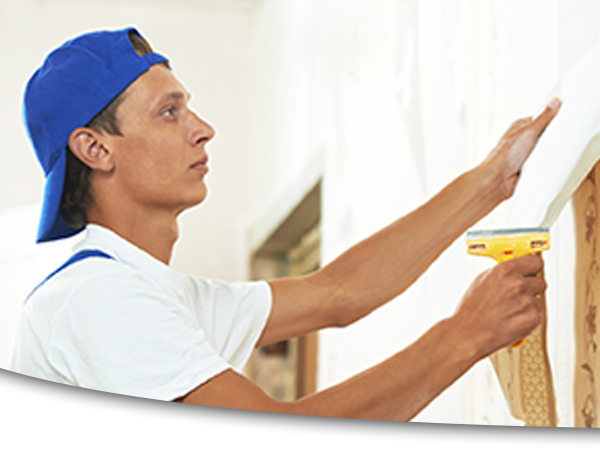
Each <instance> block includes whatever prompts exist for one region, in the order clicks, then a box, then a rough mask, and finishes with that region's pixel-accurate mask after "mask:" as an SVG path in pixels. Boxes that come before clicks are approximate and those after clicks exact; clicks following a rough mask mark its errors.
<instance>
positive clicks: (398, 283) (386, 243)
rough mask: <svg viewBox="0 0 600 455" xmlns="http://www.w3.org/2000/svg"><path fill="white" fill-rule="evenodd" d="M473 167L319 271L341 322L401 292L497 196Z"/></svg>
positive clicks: (482, 170) (483, 174) (483, 173)
mask: <svg viewBox="0 0 600 455" xmlns="http://www.w3.org/2000/svg"><path fill="white" fill-rule="evenodd" d="M486 172H487V171H486V169H485V168H483V167H479V168H476V169H475V170H473V171H470V172H467V173H465V174H463V175H461V176H460V177H459V178H457V179H456V180H454V181H453V182H452V183H450V184H449V185H448V186H446V187H445V188H444V189H443V190H442V191H440V193H438V194H437V195H436V196H434V197H433V198H432V199H430V200H429V201H428V202H427V203H426V204H424V205H423V206H421V207H419V208H418V209H416V210H415V211H413V212H412V213H410V214H408V215H406V216H405V217H403V218H401V219H399V220H397V221H396V222H394V223H393V224H391V225H390V226H388V227H386V228H385V229H383V230H381V231H379V232H377V233H376V234H374V235H373V236H371V237H369V238H367V239H365V240H364V241H362V242H360V243H358V244H357V245H356V246H354V247H353V248H351V249H349V250H348V251H346V252H345V253H344V254H342V255H341V256H340V257H338V258H337V259H336V260H334V261H333V262H332V263H330V264H329V265H327V266H326V267H324V268H323V269H322V270H321V271H320V272H319V273H323V274H326V275H327V277H328V281H329V282H334V283H336V286H339V289H340V292H338V295H340V296H341V299H340V304H341V305H343V308H340V309H339V311H338V314H339V315H340V317H342V318H344V320H343V321H340V324H341V325H344V324H347V323H350V322H353V321H354V320H356V319H359V318H361V317H363V316H364V315H366V314H368V313H369V312H371V311H373V310H374V309H376V308H377V307H378V306H380V305H382V304H383V303H385V302H387V301H389V300H391V299H392V298H394V297H396V296H397V295H399V294H401V293H402V292H403V291H405V290H406V289H407V288H408V287H409V286H410V285H411V284H412V283H413V282H414V281H416V280H417V279H418V278H419V276H421V275H422V274H423V272H425V271H426V270H427V268H428V267H429V266H430V265H431V264H432V263H433V261H435V259H436V258H437V257H438V256H439V255H440V254H441V253H442V252H443V251H444V250H445V249H446V248H447V247H448V246H449V245H450V244H451V243H452V242H453V241H454V240H455V239H456V238H457V237H458V236H459V235H461V234H462V233H463V232H464V231H465V230H466V229H467V228H468V227H469V226H471V225H473V224H474V223H475V222H477V221H478V220H479V219H480V218H482V217H483V216H485V215H486V214H487V213H489V212H490V211H491V210H492V209H493V208H494V207H495V206H496V205H497V204H498V203H499V202H500V201H501V200H502V196H501V194H499V191H498V190H491V189H493V188H497V187H498V185H497V184H496V182H493V181H491V177H488V176H487V175H486Z"/></svg>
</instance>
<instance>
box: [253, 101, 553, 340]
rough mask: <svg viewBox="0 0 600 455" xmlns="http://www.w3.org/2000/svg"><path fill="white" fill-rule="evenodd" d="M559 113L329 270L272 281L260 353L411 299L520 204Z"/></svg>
mask: <svg viewBox="0 0 600 455" xmlns="http://www.w3.org/2000/svg"><path fill="white" fill-rule="evenodd" d="M559 107H560V103H559V102H558V100H556V104H552V103H551V104H550V105H549V106H548V107H547V108H546V109H545V110H544V112H542V114H540V116H538V117H537V118H536V119H532V118H525V119H521V120H518V121H516V122H514V123H513V124H512V125H511V127H510V128H509V129H508V130H507V131H506V133H505V134H504V135H503V136H502V138H501V139H500V141H499V143H498V145H497V146H496V147H495V148H494V149H493V150H492V152H491V153H490V154H489V155H488V157H487V158H486V160H485V161H484V162H483V163H481V164H480V165H479V166H477V167H476V168H474V169H473V170H471V171H468V172H466V173H464V174H462V175H461V176H460V177H458V178H457V179H456V180H454V181H453V182H451V183H450V184H449V185H448V186H446V187H445V188H444V189H442V190H441V191H440V192H439V193H438V194H437V195H435V196H434V197H433V198H432V199H430V200H429V201H428V202H427V203H425V204H424V205H422V206H421V207H419V208H418V209H416V210H415V211H413V212H411V213H409V214H408V215H406V216H404V217H402V218H400V219H398V220H397V221H395V222H394V223H392V224H391V225H389V226H387V227H385V228H384V229H382V230H380V231H378V232H377V233H375V234H374V235H372V236H371V237H369V238H367V239H365V240H363V241H362V242H360V243H358V244H356V245H355V246H353V247H352V248H350V249H349V250H347V251H346V252H344V253H343V254H342V255H340V256H339V257H338V258H336V259H335V260H334V261H332V262H331V263H329V264H328V265H326V266H325V267H323V268H321V269H320V270H318V271H316V272H314V273H312V274H309V275H306V276H304V277H298V278H282V279H276V280H272V281H270V282H269V285H270V286H271V289H272V293H273V309H272V311H271V315H270V318H269V321H268V322H267V325H266V327H265V330H264V332H263V334H262V336H261V338H260V340H259V342H258V345H259V346H264V345H268V344H271V343H273V342H276V341H280V340H284V339H288V338H292V337H295V336H299V335H303V334H305V333H308V332H311V331H314V330H319V329H322V328H326V327H344V326H347V325H349V324H351V323H353V322H355V321H357V320H358V319H360V318H362V317H364V316H366V315H367V314H369V313H371V312H372V311H373V310H375V309H377V308H378V307H380V306H381V305H383V304H384V303H386V302H388V301H390V300H391V299H393V298H394V297H396V296H398V295H399V294H401V293H402V292H404V291H405V290H406V289H407V288H408V287H409V286H410V285H411V284H412V283H414V282H415V281H416V280H417V279H418V278H419V277H420V276H421V275H422V274H423V273H424V272H425V271H426V270H427V268H428V267H429V266H430V265H431V264H432V263H433V261H435V260H436V259H437V257H438V256H439V255H440V254H441V253H442V252H443V251H444V250H445V249H446V248H447V247H448V246H450V245H451V244H452V242H454V240H456V238H457V237H458V236H460V235H461V234H462V233H464V232H465V230H466V229H468V228H469V227H470V226H472V225H473V224H474V223H476V222H477V221H478V220H479V219H481V218H483V217H484V216H485V215H487V214H488V213H489V212H491V211H492V210H493V209H494V208H495V207H496V206H497V205H498V204H500V203H501V202H502V201H504V200H506V199H508V198H510V197H511V196H512V194H513V193H514V190H515V187H516V184H517V181H518V178H519V175H520V172H521V168H522V166H523V163H524V162H525V160H526V159H527V157H528V156H529V155H530V154H531V152H532V150H533V148H534V147H535V144H536V142H537V139H538V137H539V136H540V134H542V132H543V131H544V129H545V128H546V127H547V126H548V124H549V123H550V122H551V121H552V119H553V118H554V117H555V115H556V113H557V112H558V109H559Z"/></svg>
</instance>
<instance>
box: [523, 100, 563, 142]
mask: <svg viewBox="0 0 600 455" xmlns="http://www.w3.org/2000/svg"><path fill="white" fill-rule="evenodd" d="M561 106H562V101H561V100H560V99H558V98H553V99H552V101H550V103H548V105H547V106H546V109H544V111H543V112H542V113H541V114H540V115H538V116H537V117H536V118H535V119H534V120H533V122H531V124H530V128H532V131H533V132H534V133H535V135H536V136H537V137H539V136H540V135H541V134H542V133H543V132H544V130H545V129H546V127H547V126H548V125H549V124H550V122H551V121H552V120H553V119H554V117H556V114H558V111H559V109H560V107H561Z"/></svg>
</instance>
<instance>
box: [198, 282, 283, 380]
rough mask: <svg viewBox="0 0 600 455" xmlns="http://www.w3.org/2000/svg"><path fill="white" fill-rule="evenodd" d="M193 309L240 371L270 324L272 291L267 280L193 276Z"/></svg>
mask: <svg viewBox="0 0 600 455" xmlns="http://www.w3.org/2000/svg"><path fill="white" fill-rule="evenodd" d="M192 281H193V285H192V291H191V292H192V296H191V301H192V302H194V303H193V305H192V308H191V309H190V311H191V312H192V313H193V314H194V316H195V318H196V320H197V321H199V323H200V324H201V325H202V328H203V331H204V333H205V335H206V336H207V338H208V340H209V342H210V344H211V345H212V346H213V347H214V349H215V350H216V351H217V352H218V353H219V355H220V356H221V357H222V358H223V359H225V361H226V362H227V363H228V364H230V365H231V366H232V367H233V368H234V369H235V370H237V371H241V370H242V369H243V367H244V365H245V364H246V362H247V361H248V358H249V357H250V355H251V353H252V351H253V350H254V348H255V347H256V343H257V342H258V339H259V338H260V335H262V332H263V330H264V328H265V326H266V324H267V321H268V318H269V315H270V314H271V307H272V293H271V288H270V286H269V284H268V283H267V282H266V281H256V282H234V283H228V282H224V281H220V280H214V279H203V278H192Z"/></svg>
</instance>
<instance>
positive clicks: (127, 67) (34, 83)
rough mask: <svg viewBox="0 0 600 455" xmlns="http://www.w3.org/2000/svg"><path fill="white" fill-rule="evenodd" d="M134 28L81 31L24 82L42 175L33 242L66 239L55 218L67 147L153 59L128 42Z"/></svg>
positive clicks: (67, 232)
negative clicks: (75, 132) (39, 210)
mask: <svg viewBox="0 0 600 455" xmlns="http://www.w3.org/2000/svg"><path fill="white" fill-rule="evenodd" d="M129 32H133V33H135V34H137V35H138V36H140V37H141V35H140V33H139V32H138V31H137V30H136V29H134V28H126V29H123V30H117V31H101V32H94V33H88V34H84V35H81V36H79V37H77V38H74V39H72V40H70V41H67V42H66V43H65V44H63V45H62V46H60V47H59V48H58V49H56V50H54V51H53V52H51V53H50V54H49V55H48V57H47V58H46V60H45V61H44V63H43V65H42V66H41V68H39V69H38V70H37V71H36V72H35V73H34V74H33V76H32V77H31V79H30V80H29V82H28V84H27V87H26V88H25V96H24V101H23V121H24V123H25V127H26V128H27V132H28V134H29V138H30V139H31V143H32V144H33V147H34V149H35V153H36V155H37V158H38V161H39V162H40V164H41V165H42V168H43V169H44V173H45V175H46V186H45V190H44V201H43V206H42V215H41V219H40V225H39V230H38V235H37V242H38V243H39V242H46V241H50V240H57V239H61V238H66V237H70V236H72V235H74V234H76V233H78V232H79V231H81V230H82V229H83V228H72V227H70V226H69V225H67V223H66V222H65V221H64V219H63V218H62V217H61V216H60V212H59V207H60V201H61V198H62V193H63V187H64V182H65V173H66V162H67V145H68V142H69V136H70V135H71V133H72V132H73V130H75V129H76V128H79V127H83V126H86V125H87V124H88V123H89V122H90V121H91V120H92V119H93V118H94V117H95V116H96V115H97V114H99V113H100V112H101V111H102V110H103V109H104V108H105V107H106V106H107V105H108V104H110V102H111V101H112V100H113V99H114V98H115V97H116V96H117V95H119V94H120V93H121V92H123V90H125V89H126V88H127V87H128V86H129V85H130V84H131V83H132V82H133V81H135V80H136V79H137V78H138V77H139V76H140V75H142V74H143V73H145V72H146V71H148V70H149V69H150V67H151V66H152V65H154V64H156V63H161V62H166V61H167V59H166V58H165V57H163V56H162V55H159V54H157V53H154V52H152V53H149V54H146V55H144V56H140V55H139V54H138V53H137V51H136V50H135V49H134V48H133V45H132V44H131V41H130V40H129V36H128V34H129Z"/></svg>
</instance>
